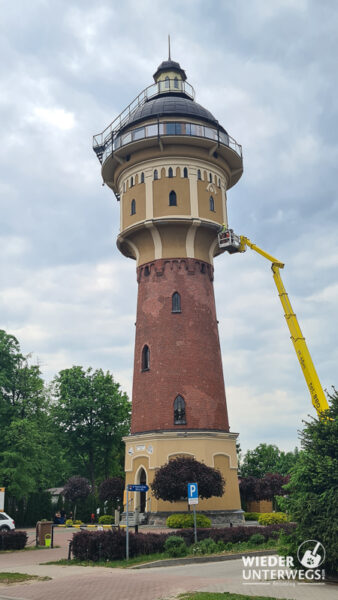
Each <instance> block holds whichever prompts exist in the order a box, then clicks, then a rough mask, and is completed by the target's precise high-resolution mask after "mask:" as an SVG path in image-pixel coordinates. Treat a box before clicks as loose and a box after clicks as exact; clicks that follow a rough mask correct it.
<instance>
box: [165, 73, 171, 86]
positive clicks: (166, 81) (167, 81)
mask: <svg viewBox="0 0 338 600" xmlns="http://www.w3.org/2000/svg"><path fill="white" fill-rule="evenodd" d="M169 85H170V79H169V77H168V75H167V76H166V78H165V87H166V88H168V87H169Z"/></svg>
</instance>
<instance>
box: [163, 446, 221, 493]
mask: <svg viewBox="0 0 338 600" xmlns="http://www.w3.org/2000/svg"><path fill="white" fill-rule="evenodd" d="M196 482H197V484H198V495H199V496H200V497H201V498H211V496H222V495H223V492H224V486H225V482H224V479H223V476H222V474H221V473H220V471H218V470H217V469H214V468H212V467H208V466H207V465H205V464H203V463H200V462H198V461H197V460H195V459H194V458H190V457H178V458H175V459H173V460H170V461H169V462H168V463H167V464H166V465H163V467H161V468H160V469H158V471H156V475H155V478H154V481H153V483H152V484H151V489H152V491H153V494H154V496H155V498H157V499H159V498H161V499H162V500H168V501H169V502H177V501H178V500H182V499H184V498H187V493H188V483H196Z"/></svg>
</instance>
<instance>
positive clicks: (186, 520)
mask: <svg viewBox="0 0 338 600" xmlns="http://www.w3.org/2000/svg"><path fill="white" fill-rule="evenodd" d="M166 524H167V527H170V528H171V529H187V528H189V527H193V526H194V515H193V513H185V514H181V513H177V514H176V513H175V514H173V515H170V516H169V517H168V518H167V522H166ZM196 525H197V527H211V520H210V519H208V517H206V516H205V515H201V514H199V513H196Z"/></svg>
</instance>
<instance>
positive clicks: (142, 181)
mask: <svg viewBox="0 0 338 600" xmlns="http://www.w3.org/2000/svg"><path fill="white" fill-rule="evenodd" d="M141 183H144V173H141Z"/></svg>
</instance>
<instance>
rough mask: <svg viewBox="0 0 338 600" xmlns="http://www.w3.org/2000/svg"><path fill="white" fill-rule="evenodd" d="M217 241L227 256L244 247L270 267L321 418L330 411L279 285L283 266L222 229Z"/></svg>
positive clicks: (249, 243) (228, 230) (287, 299)
mask: <svg viewBox="0 0 338 600" xmlns="http://www.w3.org/2000/svg"><path fill="white" fill-rule="evenodd" d="M218 237H219V246H220V247H221V248H224V249H225V250H226V251H228V252H230V254H234V253H236V252H245V251H246V249H247V247H249V248H251V249H252V250H254V251H255V252H257V253H258V254H260V255H261V256H264V258H266V259H267V260H269V261H270V262H271V263H272V264H271V269H272V273H273V278H274V281H275V284H276V287H277V290H278V295H279V299H280V301H281V303H282V306H283V309H284V316H285V320H286V323H287V326H288V328H289V331H290V334H291V340H292V343H293V346H294V349H295V351H296V354H297V358H298V360H299V364H300V366H301V368H302V371H303V375H304V377H305V381H306V383H307V386H308V388H309V391H310V394H311V400H312V404H313V406H314V407H315V409H316V411H317V413H318V415H320V413H321V412H322V411H324V410H327V409H328V408H329V405H328V402H327V399H326V396H325V394H324V391H323V388H322V386H321V383H320V381H319V378H318V375H317V372H316V369H315V366H314V364H313V362H312V358H311V355H310V352H309V350H308V347H307V345H306V341H305V338H304V336H303V334H302V330H301V328H300V326H299V323H298V320H297V317H296V315H295V313H294V312H293V309H292V305H291V302H290V299H289V296H288V294H287V292H286V290H285V287H284V284H283V281H282V277H281V274H280V269H283V268H284V263H282V262H280V261H279V260H277V259H276V258H275V257H274V256H271V254H268V253H267V252H265V251H264V250H262V249H261V248H259V246H256V244H253V243H252V242H251V241H250V240H249V239H248V238H247V237H244V236H242V235H241V236H238V235H236V234H235V233H234V232H233V231H232V229H223V230H222V231H221V232H220V233H219V236H218Z"/></svg>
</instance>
